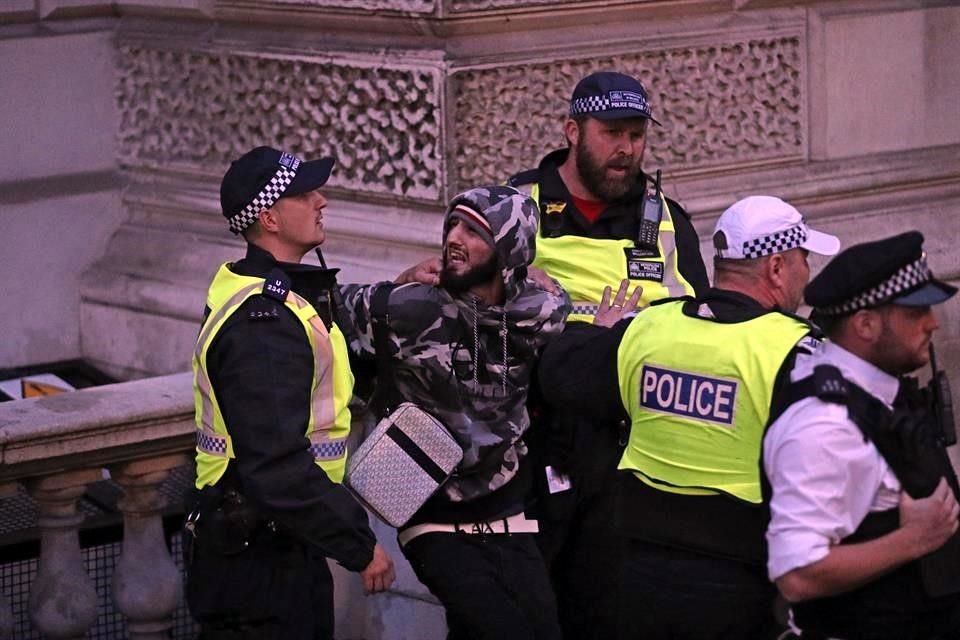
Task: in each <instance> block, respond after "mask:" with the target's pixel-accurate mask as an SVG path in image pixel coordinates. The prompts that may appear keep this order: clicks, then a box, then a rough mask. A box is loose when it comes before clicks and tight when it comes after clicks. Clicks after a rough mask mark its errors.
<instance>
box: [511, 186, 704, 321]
mask: <svg viewBox="0 0 960 640" xmlns="http://www.w3.org/2000/svg"><path fill="white" fill-rule="evenodd" d="M530 197H531V198H533V200H534V201H536V202H537V204H538V205H539V203H540V185H539V184H537V183H534V184H533V186H532V188H531V189H530ZM660 197H661V199H662V200H663V219H662V220H661V221H660V232H659V234H658V235H657V249H658V250H659V253H660V255H659V256H651V257H649V258H643V262H649V263H652V264H656V265H659V266H657V267H654V268H655V269H660V270H662V273H663V280H662V281H661V282H657V281H655V280H633V281H632V284H633V285H639V286H641V287H643V294H642V295H641V297H640V306H641V307H646V306H647V305H649V304H650V303H651V302H653V301H655V300H662V299H663V298H676V297H680V296H688V295H693V294H694V290H693V285H691V284H690V283H689V282H687V280H686V279H685V278H684V277H683V275H682V274H681V273H680V268H679V266H678V263H677V251H676V249H677V243H676V237H675V236H676V229H675V227H674V225H673V215H672V214H671V213H670V207H669V205H667V200H666V198H664V197H663V196H662V195H661V196H660ZM544 215H550V214H545V213H543V211H541V213H540V216H541V218H542V217H543V216H544ZM540 229H541V232H540V234H539V235H538V237H537V252H536V256H535V257H534V260H533V264H534V266H536V267H539V268H540V269H543V270H544V271H546V272H547V274H549V275H550V277H552V278H555V279H556V280H557V282H559V283H560V284H561V285H562V286H563V288H564V289H566V291H567V293H568V294H569V295H570V300H571V301H572V302H573V310H572V312H571V313H570V315H569V317H568V318H567V321H568V322H570V321H578V320H579V321H581V322H593V318H594V316H595V315H596V313H597V307H598V306H599V304H600V299H601V297H602V296H603V289H604V287H607V286H609V287H611V289H612V293H611V297H612V294H613V293H616V290H617V287H618V286H619V285H620V282H621V281H622V280H624V279H626V278H627V276H628V274H627V260H626V256H625V254H624V250H625V249H629V248H632V247H633V246H634V242H633V240H630V239H618V240H614V239H601V238H587V237H584V236H577V235H565V236H560V237H557V238H546V237H544V236H543V224H542V220H541V225H540ZM632 291H633V287H632V286H631V288H630V290H629V291H628V293H630V292H632Z"/></svg>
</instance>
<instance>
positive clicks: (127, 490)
mask: <svg viewBox="0 0 960 640" xmlns="http://www.w3.org/2000/svg"><path fill="white" fill-rule="evenodd" d="M185 462H187V457H186V456H185V455H182V454H176V455H170V456H164V457H160V458H152V459H149V460H135V461H132V462H125V463H122V464H117V465H115V466H113V467H111V469H110V471H111V475H112V477H113V479H114V481H116V483H117V484H119V485H120V486H121V487H122V488H123V491H124V496H123V498H122V499H121V500H120V501H119V503H118V504H119V507H120V509H121V510H122V511H123V549H122V551H121V555H120V560H119V562H118V563H117V568H116V571H115V573H114V576H113V598H114V602H115V603H116V605H117V609H119V610H120V611H121V612H122V613H123V614H124V615H125V616H127V630H128V631H129V633H130V638H131V639H132V640H161V639H166V638H169V637H170V636H169V630H170V629H171V628H172V627H173V612H174V610H175V609H176V607H177V604H178V602H179V601H180V591H181V580H180V572H179V571H178V570H177V567H176V565H175V564H174V562H173V558H171V557H170V552H169V551H168V549H167V543H166V540H165V539H164V535H163V521H162V519H161V512H162V510H163V508H164V506H166V500H165V499H164V497H163V495H161V494H160V492H159V488H160V484H161V483H162V482H163V481H164V480H165V479H166V478H167V476H168V475H169V474H170V470H171V469H173V468H174V467H177V466H180V465H182V464H184V463H185Z"/></svg>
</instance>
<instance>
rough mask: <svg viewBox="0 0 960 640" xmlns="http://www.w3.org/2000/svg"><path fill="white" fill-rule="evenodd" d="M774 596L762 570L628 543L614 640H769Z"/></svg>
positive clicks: (775, 632)
mask: <svg viewBox="0 0 960 640" xmlns="http://www.w3.org/2000/svg"><path fill="white" fill-rule="evenodd" d="M657 515H658V517H669V514H657ZM703 526H709V523H704V524H703ZM775 595H776V591H775V588H774V586H773V585H772V584H770V582H769V581H768V580H767V576H766V572H765V570H764V567H762V566H759V565H757V566H754V565H747V564H744V563H741V562H736V561H733V560H726V559H723V558H716V557H712V556H707V555H702V554H698V553H692V552H687V551H682V550H678V549H671V548H667V547H662V546H659V545H655V544H649V543H647V542H643V541H640V540H629V541H627V542H626V543H625V554H624V561H623V567H622V571H621V585H620V588H619V599H618V602H617V610H618V618H619V625H618V626H619V632H618V637H619V638H620V639H621V640H746V639H748V638H749V639H751V640H772V639H773V638H776V637H777V635H778V633H779V631H780V630H779V628H778V625H777V623H776V620H775V619H774V615H773V602H774V597H775Z"/></svg>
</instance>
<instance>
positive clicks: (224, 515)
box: [183, 486, 284, 555]
mask: <svg viewBox="0 0 960 640" xmlns="http://www.w3.org/2000/svg"><path fill="white" fill-rule="evenodd" d="M191 502H192V504H191V505H190V510H189V512H188V515H187V518H186V521H185V522H184V525H183V528H184V531H186V532H187V533H188V534H190V535H189V540H188V541H189V542H190V543H191V545H192V544H200V545H203V547H204V548H209V549H211V550H212V551H213V552H215V553H219V554H221V555H236V554H238V553H242V552H244V551H246V550H247V549H249V548H250V547H252V546H257V545H260V544H263V543H268V542H274V541H277V540H278V539H280V538H281V537H284V536H283V532H282V531H281V529H280V527H279V526H278V525H277V523H276V522H275V521H274V520H270V519H267V518H264V517H262V516H261V514H260V513H259V510H258V509H257V508H256V507H255V506H254V505H253V504H252V503H251V502H250V501H249V500H247V498H246V497H244V496H243V494H241V493H240V492H239V491H237V490H236V489H221V488H220V487H217V486H206V487H204V488H203V489H201V490H200V491H194V494H193V496H192V500H191Z"/></svg>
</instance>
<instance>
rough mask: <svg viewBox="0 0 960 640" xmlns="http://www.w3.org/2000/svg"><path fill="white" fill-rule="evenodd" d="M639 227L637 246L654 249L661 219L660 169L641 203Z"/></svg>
mask: <svg viewBox="0 0 960 640" xmlns="http://www.w3.org/2000/svg"><path fill="white" fill-rule="evenodd" d="M641 209H642V213H641V215H640V228H639V229H638V230H637V246H638V247H641V248H643V249H654V250H655V249H656V248H657V238H658V237H659V235H660V221H661V220H662V219H663V197H662V196H661V194H660V169H657V179H656V181H655V182H654V183H653V191H652V192H651V191H649V190H648V191H647V195H646V196H645V197H644V199H643V202H642V204H641Z"/></svg>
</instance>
